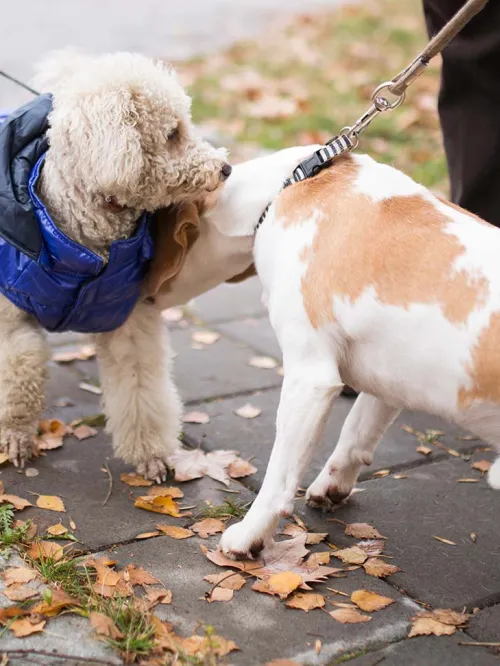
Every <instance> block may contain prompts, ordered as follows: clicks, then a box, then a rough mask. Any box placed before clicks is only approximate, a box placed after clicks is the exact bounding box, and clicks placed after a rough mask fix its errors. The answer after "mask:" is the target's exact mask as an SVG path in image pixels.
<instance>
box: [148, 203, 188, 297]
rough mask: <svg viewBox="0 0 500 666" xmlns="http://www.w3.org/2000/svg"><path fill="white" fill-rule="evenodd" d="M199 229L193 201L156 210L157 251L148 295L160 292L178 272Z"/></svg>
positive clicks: (150, 272) (151, 267) (149, 274)
mask: <svg viewBox="0 0 500 666" xmlns="http://www.w3.org/2000/svg"><path fill="white" fill-rule="evenodd" d="M199 233H200V218H199V214H198V208H197V207H196V205H195V204H193V203H188V204H182V205H181V206H170V207H169V208H164V209H162V210H159V211H158V212H157V213H156V229H155V253H154V256H153V259H152V261H151V266H150V268H149V272H148V275H147V277H146V283H145V293H146V295H147V296H154V295H155V294H157V293H158V291H159V290H160V288H162V287H163V288H165V283H167V282H168V281H169V280H171V279H172V278H174V277H175V276H176V275H177V273H178V272H179V271H180V270H181V268H182V265H183V263H184V260H185V259H186V255H187V253H188V250H189V248H190V247H191V246H192V245H193V243H194V242H195V241H196V239H197V238H198V236H199Z"/></svg>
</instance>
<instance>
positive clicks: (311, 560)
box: [307, 552, 332, 568]
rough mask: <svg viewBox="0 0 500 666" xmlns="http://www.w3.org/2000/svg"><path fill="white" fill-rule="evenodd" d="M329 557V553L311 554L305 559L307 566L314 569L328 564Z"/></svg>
mask: <svg viewBox="0 0 500 666" xmlns="http://www.w3.org/2000/svg"><path fill="white" fill-rule="evenodd" d="M331 556H332V554H331V553H330V552H321V553H313V554H312V555H309V557H308V558H307V566H308V567H310V568H312V567H314V568H316V567H317V566H320V565H322V564H330V558H331Z"/></svg>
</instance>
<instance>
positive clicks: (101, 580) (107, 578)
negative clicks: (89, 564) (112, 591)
mask: <svg viewBox="0 0 500 666" xmlns="http://www.w3.org/2000/svg"><path fill="white" fill-rule="evenodd" d="M94 568H95V570H96V571H97V579H96V583H98V584H99V585H107V586H108V587H115V586H116V585H118V583H119V582H120V580H121V576H120V574H119V573H118V571H115V570H114V569H111V568H110V567H108V566H106V565H105V564H102V563H101V562H99V560H97V561H96V563H95V565H94Z"/></svg>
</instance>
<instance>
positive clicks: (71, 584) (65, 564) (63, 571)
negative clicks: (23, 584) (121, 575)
mask: <svg viewBox="0 0 500 666" xmlns="http://www.w3.org/2000/svg"><path fill="white" fill-rule="evenodd" d="M28 559H29V563H30V565H31V566H32V567H33V568H34V569H36V570H37V571H38V572H39V573H40V575H41V576H42V578H43V579H44V580H45V582H47V583H49V585H52V586H54V587H56V588H59V589H62V590H64V591H65V592H67V593H68V594H69V595H70V596H71V597H74V598H75V599H78V601H80V602H81V603H82V606H83V608H85V607H87V606H89V599H90V595H91V585H92V582H93V580H94V578H95V574H94V572H93V571H91V570H90V569H88V568H87V567H85V566H82V564H81V562H82V559H83V558H81V557H76V558H72V557H71V556H70V555H69V554H68V555H65V556H64V557H62V558H61V559H59V560H58V559H57V558H55V557H52V556H50V555H42V556H41V557H40V559H38V560H32V559H31V558H28Z"/></svg>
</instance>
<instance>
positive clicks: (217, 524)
mask: <svg viewBox="0 0 500 666" xmlns="http://www.w3.org/2000/svg"><path fill="white" fill-rule="evenodd" d="M191 529H192V530H193V532H196V533H197V534H198V535H199V536H200V537H201V538H202V539H206V538H207V537H208V536H210V535H211V534H217V533H218V532H223V531H224V529H225V527H224V523H223V522H222V520H219V519H217V518H205V520H200V522H198V523H195V524H194V525H191Z"/></svg>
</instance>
